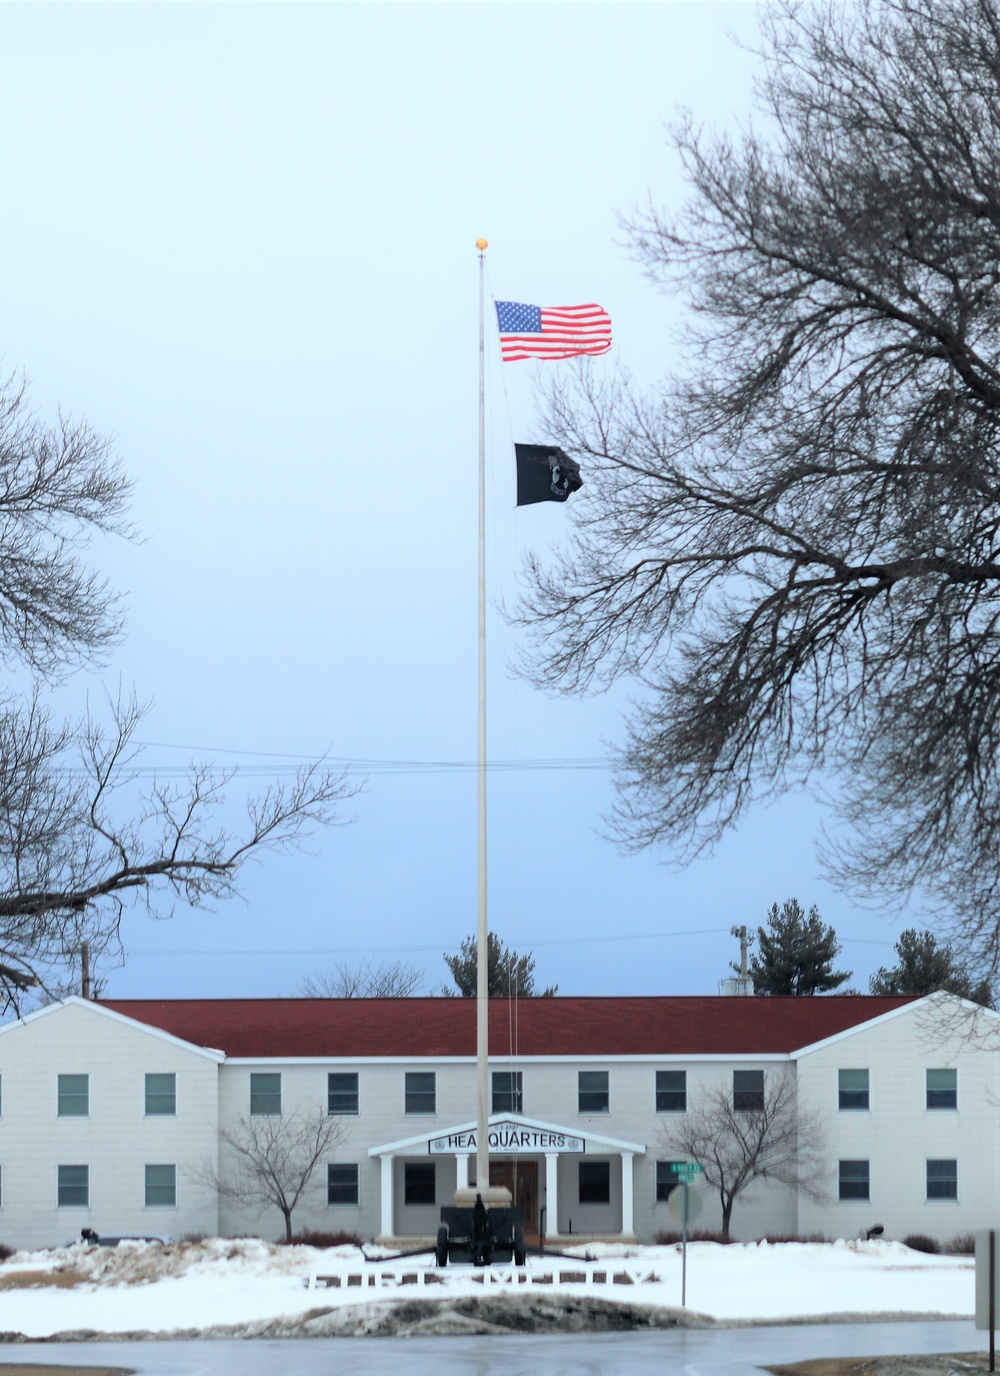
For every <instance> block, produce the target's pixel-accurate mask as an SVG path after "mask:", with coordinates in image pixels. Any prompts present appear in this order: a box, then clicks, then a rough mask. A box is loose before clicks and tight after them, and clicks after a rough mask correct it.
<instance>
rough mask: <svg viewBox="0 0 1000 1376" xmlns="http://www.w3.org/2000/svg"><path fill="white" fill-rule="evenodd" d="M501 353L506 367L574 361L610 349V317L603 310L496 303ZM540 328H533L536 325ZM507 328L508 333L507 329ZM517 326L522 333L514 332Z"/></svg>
mask: <svg viewBox="0 0 1000 1376" xmlns="http://www.w3.org/2000/svg"><path fill="white" fill-rule="evenodd" d="M495 304H496V310H497V321H498V323H499V325H500V353H501V356H502V358H503V360H504V362H505V363H512V362H515V361H516V360H518V359H524V358H549V359H558V358H575V357H576V356H577V355H580V354H586V355H589V356H591V357H593V356H596V355H598V354H605V353H607V352H608V350H609V349H610V348H611V317H610V316H609V315H608V313H607V311H606V310H604V308H603V307H602V306H598V305H596V304H594V303H592V302H591V303H589V304H587V305H582V306H541V307H539V306H527V305H522V304H521V303H519V302H516V301H497V302H496V303H495ZM536 321H538V322H539V328H537V329H535V328H533V327H534V325H535V322H536ZM504 325H507V327H508V328H507V329H504ZM512 325H517V326H519V327H520V328H519V329H516V330H515V329H511V328H510V326H512Z"/></svg>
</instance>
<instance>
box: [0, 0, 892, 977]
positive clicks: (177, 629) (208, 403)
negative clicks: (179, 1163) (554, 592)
mask: <svg viewBox="0 0 1000 1376" xmlns="http://www.w3.org/2000/svg"><path fill="white" fill-rule="evenodd" d="M754 33H755V16H754V9H753V7H752V6H750V5H727V4H712V3H691V4H680V3H678V4H611V5H603V4H571V3H568V4H550V5H536V4H496V5H491V4H480V5H469V4H461V3H458V4H441V5H423V4H403V5H391V4H384V5H382V4H363V5H350V4H332V5H323V4H308V5H302V6H297V5H294V4H288V3H282V4H280V5H267V4H253V5H242V4H223V5H207V4H204V5H202V4H199V5H180V4H170V5H157V4H142V5H135V4H124V5H117V4H100V5H95V6H91V5H87V4H74V5H68V4H60V5H47V4H35V3H32V4H28V5H17V4H6V5H4V6H3V7H2V8H0V35H2V42H0V53H2V59H0V60H2V62H3V68H4V70H3V81H2V82H0V102H2V109H0V113H2V118H3V124H4V127H5V128H6V129H7V131H8V133H7V138H6V139H5V140H4V145H3V150H2V153H0V168H2V183H3V191H4V214H3V220H2V230H0V233H2V235H3V238H4V241H5V242H4V251H5V258H6V271H5V272H4V274H3V287H2V300H3V309H2V313H0V315H2V320H3V329H2V334H0V340H2V344H0V351H2V355H3V362H4V365H5V367H6V368H7V369H8V370H12V371H13V370H23V372H24V373H25V374H26V375H27V377H28V378H29V379H30V382H31V392H32V398H33V401H34V403H35V405H36V407H37V408H38V409H39V411H40V412H42V413H43V414H49V415H54V413H55V411H56V409H57V408H59V407H61V408H62V409H63V410H64V411H67V412H70V413H72V414H73V415H77V416H85V417H86V418H87V419H88V420H89V421H90V422H91V423H92V424H93V425H94V426H96V427H97V428H98V429H101V430H105V431H110V432H113V433H114V435H115V436H116V442H117V447H118V449H119V451H120V453H121V455H122V457H123V459H124V462H125V464H126V466H127V468H128V470H129V472H130V473H131V474H132V476H133V477H134V479H135V481H136V498H135V506H134V515H135V518H136V521H137V523H138V526H139V528H140V530H141V532H142V535H143V537H144V539H143V540H142V542H139V543H136V544H134V545H124V544H122V543H121V542H118V543H112V544H107V545H104V546H102V547H101V548H100V549H99V550H98V552H97V557H98V559H99V561H100V563H101V566H102V567H103V568H104V569H105V570H106V571H107V572H108V573H109V574H110V575H111V576H112V578H113V579H114V580H115V581H116V582H117V584H118V585H119V586H120V587H121V588H123V589H124V590H125V593H126V600H127V605H128V608H129V617H128V627H129V633H128V638H127V640H126V641H125V643H124V644H123V646H122V647H121V649H120V651H118V652H117V653H116V655H115V657H114V660H113V662H112V663H111V664H109V665H108V666H107V668H106V669H105V670H104V672H103V673H102V675H100V676H99V677H98V678H97V679H94V678H90V679H87V678H85V677H83V676H78V677H77V678H76V679H75V680H74V681H73V684H72V685H71V691H72V696H73V699H74V701H75V702H76V703H77V704H78V705H79V704H82V702H83V700H84V695H85V694H86V693H87V692H88V691H89V692H90V693H91V696H92V697H93V695H94V693H95V691H96V692H99V691H100V688H99V685H100V683H102V682H103V683H105V684H108V685H111V686H112V688H114V687H115V686H116V685H117V683H118V681H119V679H120V680H121V681H122V682H123V683H124V684H125V685H126V686H128V685H133V684H134V685H135V688H136V690H137V691H138V693H139V695H140V696H141V697H144V698H151V699H152V700H153V703H154V707H153V710H152V712H151V714H150V716H149V717H148V719H147V721H146V723H145V725H144V730H143V735H144V739H145V740H147V741H148V742H150V744H149V748H148V751H147V754H146V757H145V762H146V763H147V764H148V765H156V766H158V767H160V768H165V767H175V766H177V765H179V764H184V763H187V762H188V761H191V760H196V761H203V760H215V761H217V762H218V763H220V764H231V763H239V764H240V765H241V768H242V770H243V772H242V773H241V775H240V781H241V782H240V787H241V788H243V787H246V788H254V787H260V786H263V785H266V783H267V776H268V774H272V775H273V774H274V773H275V772H277V773H279V774H281V773H282V771H285V772H287V770H288V769H289V768H291V767H292V766H293V765H294V763H295V762H296V761H298V760H300V759H302V758H309V757H315V756H317V755H319V754H321V753H323V752H324V751H328V752H329V753H330V754H331V755H332V756H334V757H337V758H339V759H343V760H345V761H377V762H379V763H378V764H377V766H375V767H371V768H369V769H367V770H365V769H363V768H362V769H361V772H362V773H367V775H368V785H367V789H366V791H365V792H364V794H363V795H362V796H360V797H359V798H358V799H357V800H356V802H355V803H354V805H353V808H352V813H353V816H354V818H355V820H354V821H353V823H352V824H351V825H350V826H347V827H344V828H342V829H336V830H333V831H329V832H325V833H323V834H320V835H319V836H317V837H315V838H314V840H313V842H312V844H311V846H310V847H309V850H308V852H307V853H303V854H296V855H291V856H284V857H280V858H269V859H267V860H266V861H265V862H264V863H263V864H262V865H260V866H258V867H256V868H254V869H252V870H250V871H248V872H247V873H246V874H245V877H244V884H243V890H244V897H245V901H237V902H234V903H231V904H229V905H227V906H224V907H222V908H220V909H219V910H218V911H216V912H214V913H209V914H205V913H199V912H191V911H187V910H181V911H179V912H178V913H177V914H176V915H175V917H174V918H173V920H172V921H170V922H168V923H159V924H153V923H150V922H149V921H148V920H147V919H145V918H142V917H139V916H136V917H132V918H129V919H127V921H126V925H125V933H124V934H125V944H126V948H127V952H128V959H127V964H126V965H125V967H124V968H123V969H119V970H111V971H108V972H106V973H108V976H109V985H108V988H109V992H110V993H111V994H113V995H115V996H118V997H143V996H150V997H152V996H183V995H187V996H193V995H202V996H211V995H217V996H238V995H258V996H266V995H282V994H290V993H294V992H296V991H297V989H298V987H299V985H300V983H301V981H302V980H303V978H305V977H306V976H308V975H310V974H315V973H317V972H322V971H324V970H327V969H330V968H331V967H333V966H334V965H335V964H337V963H338V962H341V961H348V962H351V961H354V960H356V959H358V958H359V957H360V956H362V955H364V954H366V953H367V954H374V955H375V956H376V958H377V959H394V958H397V957H398V958H402V959H404V960H407V961H410V962H412V963H414V964H416V965H417V966H418V967H420V968H423V969H425V970H426V972H427V982H428V984H429V985H439V984H440V983H441V982H442V980H443V978H444V976H445V975H446V973H447V972H446V970H445V967H444V964H443V962H442V960H441V953H442V952H443V951H445V950H454V949H456V948H457V946H458V944H459V942H460V941H461V940H462V938H463V937H464V936H466V935H468V934H469V933H471V932H472V931H473V930H474V927H475V911H476V887H475V857H476V806H475V800H476V791H475V775H474V772H473V771H472V770H471V769H470V768H468V767H466V768H447V769H442V768H441V767H439V766H440V763H441V762H451V763H453V764H454V763H457V764H459V765H461V764H465V765H469V764H470V763H471V762H472V761H473V760H474V757H475V750H476V529H477V527H476V455H477V448H476V446H477V372H476V370H477V331H478V298H477V258H476V251H475V247H474V243H475V239H476V237H477V236H478V235H485V236H487V237H488V239H489V241H490V247H489V250H488V254H487V258H488V273H489V290H490V291H491V292H492V293H493V294H494V295H495V296H496V297H497V298H499V299H510V300H519V301H526V302H532V303H535V304H539V305H556V304H569V303H575V302H583V301H598V302H600V303H601V304H603V305H604V306H605V307H606V309H607V310H608V311H609V312H610V314H611V317H612V320H613V324H614V334H615V346H614V351H613V354H612V355H611V356H610V361H611V363H612V364H613V363H614V362H615V361H618V362H622V363H625V364H627V365H628V366H629V367H631V368H632V369H633V370H634V372H635V373H636V374H637V376H638V377H639V378H640V379H642V380H644V381H652V380H653V379H655V378H656V376H657V375H658V374H659V373H660V372H661V371H662V370H663V368H664V367H666V366H668V365H669V364H670V362H671V360H672V357H673V354H672V350H673V347H674V346H673V331H674V326H675V324H676V320H677V314H676V307H675V306H674V305H673V304H672V303H670V302H668V301H666V300H665V299H664V298H662V297H660V296H658V295H657V294H656V293H655V292H654V291H653V290H652V289H651V288H650V287H649V286H648V284H646V283H645V282H644V281H643V279H642V277H641V275H640V273H639V271H638V269H637V268H636V266H635V265H634V264H633V263H632V262H631V261H630V259H629V256H628V252H627V250H626V249H625V248H624V247H623V245H622V242H621V240H622V235H621V232H620V230H619V228H618V223H617V215H618V213H619V212H622V211H627V210H628V209H629V207H630V206H632V205H633V204H635V203H636V202H638V201H641V200H642V199H643V198H644V197H645V196H646V194H647V192H651V193H652V195H653V196H654V198H655V199H656V200H657V201H658V202H661V203H663V204H667V205H673V206H676V205H678V204H679V203H680V200H681V199H682V197H683V194H684V188H683V182H682V180H681V177H680V169H679V167H678V165H677V163H676V161H675V160H674V159H673V158H672V156H671V155H670V154H669V152H668V150H667V149H666V146H665V140H664V132H663V126H664V122H665V121H667V120H669V119H670V118H671V116H672V115H673V113H674V112H675V110H676V108H677V107H678V106H680V105H689V106H690V107H692V108H693V109H694V111H695V112H696V114H697V116H698V117H699V118H700V119H703V120H704V121H705V122H707V123H709V124H715V125H717V126H720V127H722V126H725V125H727V124H732V122H733V121H735V120H736V119H738V118H741V117H742V116H744V115H745V114H746V111H747V109H748V108H749V102H750V94H751V80H752V74H753V71H754V68H755V59H754V57H753V56H752V55H751V54H750V53H748V52H747V51H745V50H741V48H740V47H739V46H738V45H737V44H735V43H734V42H733V39H732V34H736V35H738V36H739V37H741V38H742V39H744V40H750V39H751V38H752V37H753V35H754ZM490 346H491V347H490V364H489V389H490V423H489V435H490V445H489V465H490V475H489V493H490V498H489V501H490V507H489V516H488V521H489V531H490V549H489V560H490V567H489V583H490V597H491V599H499V598H501V597H503V598H505V599H506V600H507V601H508V602H510V601H513V600H515V599H516V595H517V577H518V572H517V571H518V563H519V559H520V556H521V555H522V554H523V552H524V551H526V550H528V549H529V548H535V549H538V550H540V551H542V552H544V551H545V550H547V549H551V548H553V547H554V546H555V544H556V543H557V542H558V541H559V540H560V539H561V538H563V536H564V534H565V532H566V531H567V530H568V529H569V522H570V520H571V510H570V508H568V507H559V506H555V505H549V504H545V505H543V506H537V507H531V508H527V509H522V510H521V511H519V512H516V513H515V511H514V508H513V495H514V478H513V463H512V453H511V441H512V440H513V439H520V440H527V439H536V440H544V439H545V435H544V432H543V430H542V428H541V427H540V426H539V423H538V421H537V419H536V402H535V385H536V380H537V377H538V373H539V369H540V367H542V366H543V365H535V364H529V363H516V364H508V365H503V366H502V365H501V364H500V363H499V359H498V353H497V351H496V340H495V335H494V337H493V338H492V339H491V340H490ZM547 366H548V367H549V368H557V369H558V368H560V367H565V366H567V365H560V364H551V365H547ZM600 366H603V364H602V365H600ZM584 476H585V475H584ZM490 637H491V640H490V686H489V701H490V726H489V734H490V753H491V755H492V756H493V757H494V758H495V759H497V760H501V761H504V762H511V763H514V764H516V763H520V766H521V767H519V768H516V769H504V770H503V771H498V772H497V773H496V774H495V775H494V778H493V781H492V783H491V792H490V921H491V926H492V928H493V929H494V930H496V931H497V932H498V934H499V935H500V936H501V938H502V939H503V940H505V941H507V942H508V943H510V944H512V945H514V946H515V947H517V948H518V949H521V950H523V949H526V948H530V949H532V950H533V951H534V952H535V955H536V958H537V974H538V976H539V977H540V980H541V982H542V983H557V984H558V985H559V988H560V991H561V992H563V993H567V994H571V993H572V994H584V993H585V994H626V993H637V994H657V993H664V994H686V993H690V994H695V993H698V994H701V993H713V992H715V991H716V988H717V984H718V981H719V980H720V979H721V978H723V977H724V976H725V975H726V973H727V964H728V961H729V960H730V959H732V958H733V957H734V956H735V955H736V954H737V948H736V943H735V942H734V941H733V939H732V938H731V937H730V936H729V928H730V927H731V925H732V924H734V923H741V922H746V923H748V924H750V925H756V924H757V923H759V922H761V921H763V919H764V916H765V913H766V911H767V908H768V907H769V905H770V904H771V903H772V902H774V901H775V900H778V901H780V900H782V899H784V898H786V897H788V896H790V895H796V896H797V897H798V898H799V899H800V900H801V901H802V902H803V904H804V905H806V906H808V905H809V904H810V903H813V902H816V903H818V904H819V906H820V909H821V911H822V913H823V916H824V917H825V918H826V919H827V920H828V921H831V922H832V923H833V924H834V926H835V927H836V929H837V932H838V935H839V936H840V937H841V939H842V940H843V943H844V947H845V950H844V956H843V961H842V963H843V964H845V965H846V966H847V967H848V968H851V969H853V970H854V971H855V981H854V983H855V985H856V987H858V988H861V989H865V988H866V987H867V976H868V974H869V972H870V971H871V970H872V969H873V968H875V967H877V966H878V965H880V964H883V963H886V962H887V961H888V960H889V958H890V957H891V955H892V951H891V944H892V941H893V940H894V937H895V935H896V934H897V932H898V925H897V926H891V925H889V923H888V922H887V920H886V919H885V918H883V917H872V916H871V915H870V914H867V913H865V912H863V911H861V910H859V909H857V908H855V907H854V906H852V904H851V903H850V902H849V901H847V900H845V899H844V898H843V897H842V896H840V895H838V894H836V893H834V892H833V891H832V890H831V889H830V888H829V887H828V886H827V885H826V884H825V883H824V882H823V881H822V879H821V877H820V873H819V869H818V865H817V861H816V857H815V849H814V845H815V839H816V833H817V828H818V824H819V817H820V814H819V812H818V810H817V808H816V807H814V806H813V805H812V804H811V803H809V801H808V800H805V799H803V798H801V797H799V798H794V799H790V800H788V801H787V802H786V803H784V804H782V805H779V806H777V807H774V808H771V809H766V810H761V811H760V812H758V813H755V814H753V815H752V816H751V817H750V818H749V819H748V821H747V823H746V824H745V825H744V827H743V828H742V830H741V831H740V832H739V833H738V834H737V835H735V836H734V837H732V838H730V839H729V840H728V841H727V842H726V843H725V844H724V845H722V846H721V847H720V848H719V849H718V851H717V852H716V853H715V855H713V856H712V857H710V858H707V859H706V860H704V861H702V862H700V863H699V864H697V865H695V866H692V867H691V868H689V869H687V870H684V871H682V872H679V873H678V872H675V871H672V870H670V869H669V868H667V867H665V866H664V865H663V863H662V861H663V860H664V859H666V858H669V857H664V856H657V855H654V854H647V855H642V856H638V857H636V856H624V855H622V854H620V853H619V852H618V851H617V850H616V849H615V848H614V847H613V846H612V845H611V844H610V843H609V842H607V841H606V840H604V839H602V837H601V825H602V823H601V819H602V816H603V814H604V813H605V812H606V811H607V809H608V807H609V804H610V801H611V780H610V773H609V770H608V769H607V767H606V765H605V764H604V763H603V762H604V761H606V759H607V755H608V743H609V742H610V741H612V740H614V739H615V738H616V736H617V735H618V734H619V731H620V725H619V723H620V713H621V710H622V707H623V705H624V704H625V702H626V695H625V694H624V693H622V694H621V695H618V696H615V695H612V697H610V698H608V697H603V698H597V699H591V700H588V701H583V702H581V701H576V700H567V699H559V698H550V697H546V696H543V695H541V694H539V693H537V692H535V691H534V690H532V689H531V688H530V687H529V686H527V685H526V684H524V683H522V682H517V681H515V680H513V679H512V677H511V676H510V674H509V672H508V671H507V669H506V667H505V665H506V662H507V661H508V660H509V659H510V657H511V656H512V655H513V654H514V653H515V652H516V649H517V644H516V637H515V635H514V633H513V632H512V631H511V630H510V629H508V628H507V627H505V626H504V625H503V623H502V622H501V620H500V618H499V616H498V615H497V614H496V613H493V614H491V618H490ZM539 761H547V762H549V765H550V766H554V767H546V768H539V767H536V766H537V762H539ZM237 791H238V790H236V789H235V788H234V790H233V792H234V794H235V793H236V792H237Z"/></svg>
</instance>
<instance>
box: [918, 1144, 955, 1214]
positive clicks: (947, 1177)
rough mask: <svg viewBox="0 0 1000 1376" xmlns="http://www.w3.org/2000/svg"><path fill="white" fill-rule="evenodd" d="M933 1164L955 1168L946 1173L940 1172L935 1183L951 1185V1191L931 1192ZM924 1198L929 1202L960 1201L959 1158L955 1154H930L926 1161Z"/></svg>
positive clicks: (953, 1202) (945, 1202)
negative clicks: (945, 1192)
mask: <svg viewBox="0 0 1000 1376" xmlns="http://www.w3.org/2000/svg"><path fill="white" fill-rule="evenodd" d="M932 1166H951V1167H952V1168H953V1169H952V1170H951V1171H950V1172H948V1173H947V1174H945V1173H944V1172H938V1173H937V1175H936V1176H935V1179H934V1181H933V1183H934V1184H935V1185H944V1186H946V1187H947V1186H950V1187H951V1189H950V1192H949V1193H947V1194H944V1193H934V1194H932V1193H931V1184H932V1181H931V1167H932ZM924 1199H925V1200H926V1201H927V1203H928V1204H957V1203H958V1158H957V1157H954V1156H929V1157H928V1158H927V1160H926V1161H925V1163H924Z"/></svg>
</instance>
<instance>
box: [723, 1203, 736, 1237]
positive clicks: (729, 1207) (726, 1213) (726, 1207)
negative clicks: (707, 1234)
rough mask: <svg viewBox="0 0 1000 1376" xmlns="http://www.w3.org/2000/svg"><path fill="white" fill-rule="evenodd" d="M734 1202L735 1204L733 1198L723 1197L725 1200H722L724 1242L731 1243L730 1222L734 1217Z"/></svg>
mask: <svg viewBox="0 0 1000 1376" xmlns="http://www.w3.org/2000/svg"><path fill="white" fill-rule="evenodd" d="M733 1202H734V1201H733V1199H732V1198H729V1199H726V1197H725V1196H723V1198H722V1240H723V1242H728V1241H729V1220H730V1218H732V1215H733Z"/></svg>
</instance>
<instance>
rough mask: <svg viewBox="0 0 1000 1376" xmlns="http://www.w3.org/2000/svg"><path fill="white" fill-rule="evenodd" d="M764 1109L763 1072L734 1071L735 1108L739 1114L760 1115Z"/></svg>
mask: <svg viewBox="0 0 1000 1376" xmlns="http://www.w3.org/2000/svg"><path fill="white" fill-rule="evenodd" d="M763 1107H764V1072H763V1070H734V1071H733V1108H734V1109H736V1111H737V1112H738V1113H755V1112H756V1113H759V1112H760V1110H761V1109H762V1108H763Z"/></svg>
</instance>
